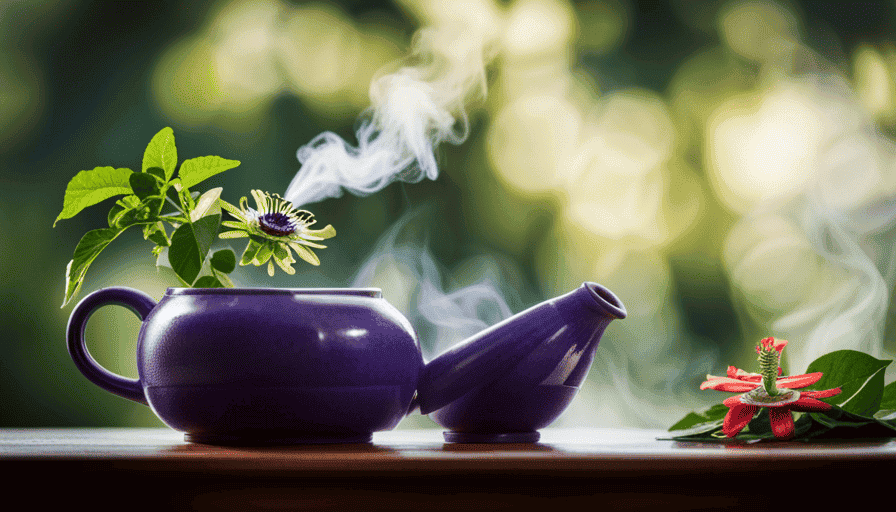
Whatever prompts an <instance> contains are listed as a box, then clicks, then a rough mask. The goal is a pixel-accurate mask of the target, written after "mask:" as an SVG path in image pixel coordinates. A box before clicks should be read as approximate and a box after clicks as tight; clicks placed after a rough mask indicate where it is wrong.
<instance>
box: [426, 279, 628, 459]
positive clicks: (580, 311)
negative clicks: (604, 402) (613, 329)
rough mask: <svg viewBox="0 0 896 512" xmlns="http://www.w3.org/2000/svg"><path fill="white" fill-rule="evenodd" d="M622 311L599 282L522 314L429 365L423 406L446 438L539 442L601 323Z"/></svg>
mask: <svg viewBox="0 0 896 512" xmlns="http://www.w3.org/2000/svg"><path fill="white" fill-rule="evenodd" d="M625 316H626V312H625V307H624V306H623V305H622V302H621V301H620V300H619V299H618V298H617V297H616V296H615V295H614V294H613V293H612V292H611V291H610V290H608V289H606V288H605V287H603V286H601V285H599V284H596V283H584V284H582V286H581V287H579V288H578V289H576V290H573V291H571V292H569V293H567V294H565V295H561V296H560V297H556V298H554V299H551V300H548V301H545V302H543V303H541V304H538V305H536V306H533V307H531V308H529V309H528V310H526V311H523V312H522V313H518V314H516V315H514V316H512V317H510V318H508V319H507V320H505V321H503V322H501V323H499V324H496V325H494V326H492V327H490V328H488V329H486V330H484V331H482V332H481V333H479V334H477V335H475V336H473V337H471V338H469V339H468V340H466V341H464V342H463V343H461V344H460V345H458V346H456V347H453V348H452V349H450V350H449V351H448V352H446V353H443V354H441V355H440V356H439V357H437V358H436V359H435V360H433V361H432V362H430V363H429V364H427V365H426V367H425V368H424V370H423V375H422V376H421V379H420V383H419V384H418V390H417V393H418V399H417V402H418V404H419V406H420V409H421V412H422V413H424V414H429V415H430V417H431V418H432V419H433V420H435V421H436V422H437V423H439V424H440V425H442V426H444V427H446V428H448V429H449V431H448V432H446V433H445V439H446V441H449V442H534V441H537V440H538V439H539V435H538V432H537V431H538V429H540V428H543V427H545V426H547V425H548V424H550V423H551V422H552V421H554V420H555V419H556V418H557V417H558V416H559V415H560V413H562V412H563V410H564V409H566V406H567V405H569V403H570V402H571V401H572V399H573V398H574V397H575V395H576V393H577V392H578V390H579V386H580V385H581V384H582V381H584V380H585V377H586V376H587V375H588V370H589V369H590V368H591V362H592V360H593V359H594V352H595V350H596V349H597V345H598V343H599V342H600V339H601V336H602V335H603V332H604V329H606V328H607V325H608V324H609V323H610V322H611V321H613V320H614V319H621V318H625Z"/></svg>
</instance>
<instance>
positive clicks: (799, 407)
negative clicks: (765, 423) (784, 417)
mask: <svg viewBox="0 0 896 512" xmlns="http://www.w3.org/2000/svg"><path fill="white" fill-rule="evenodd" d="M831 407H832V406H831V404H826V403H824V402H822V401H821V400H816V399H814V398H811V397H807V396H803V395H802V394H800V398H799V400H797V401H796V402H793V403H792V404H790V409H792V410H794V411H800V412H817V411H829V410H830V409H831ZM769 412H771V409H769Z"/></svg>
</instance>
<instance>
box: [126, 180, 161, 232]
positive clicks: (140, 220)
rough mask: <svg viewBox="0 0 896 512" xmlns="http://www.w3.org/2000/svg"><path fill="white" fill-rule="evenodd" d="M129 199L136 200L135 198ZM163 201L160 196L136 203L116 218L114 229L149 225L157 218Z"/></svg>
mask: <svg viewBox="0 0 896 512" xmlns="http://www.w3.org/2000/svg"><path fill="white" fill-rule="evenodd" d="M135 174H136V173H135ZM129 197H134V198H136V197H137V196H129ZM163 201H164V199H163V198H162V196H150V197H147V198H145V199H144V200H143V201H137V204H136V205H135V206H132V207H128V208H127V209H125V210H124V211H123V212H121V214H120V215H119V216H117V217H116V219H115V227H119V228H124V227H127V226H132V225H134V224H151V223H153V222H156V221H157V220H158V218H159V211H160V210H161V209H162V203H163ZM130 203H132V202H130Z"/></svg>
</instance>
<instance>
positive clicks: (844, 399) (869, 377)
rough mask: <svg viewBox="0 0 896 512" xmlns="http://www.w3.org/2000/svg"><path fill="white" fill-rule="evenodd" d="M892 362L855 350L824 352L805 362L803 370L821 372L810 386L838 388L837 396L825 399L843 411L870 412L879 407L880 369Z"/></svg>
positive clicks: (882, 380)
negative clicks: (806, 363)
mask: <svg viewBox="0 0 896 512" xmlns="http://www.w3.org/2000/svg"><path fill="white" fill-rule="evenodd" d="M890 363H892V361H889V360H887V361H883V360H880V359H876V358H874V357H871V356H869V355H868V354H864V353H862V352H856V351H855V350H838V351H836V352H831V353H830V354H825V355H823V356H821V357H819V358H818V359H816V360H815V361H813V362H812V364H810V365H809V368H807V369H806V373H815V372H822V373H823V374H824V375H822V377H821V379H820V380H819V381H818V382H816V383H815V384H814V385H813V386H812V387H811V389H830V388H835V387H839V388H840V389H841V390H842V391H841V393H840V394H839V395H836V396H833V397H831V398H828V399H826V400H825V401H826V402H828V403H832V404H836V405H838V406H840V408H841V409H843V410H844V411H848V412H851V413H855V414H860V415H869V416H870V415H872V414H874V413H875V412H877V410H878V409H880V401H881V398H882V397H883V390H884V369H885V368H886V367H887V366H889V364H890Z"/></svg>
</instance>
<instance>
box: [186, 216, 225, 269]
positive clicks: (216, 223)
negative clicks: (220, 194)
mask: <svg viewBox="0 0 896 512" xmlns="http://www.w3.org/2000/svg"><path fill="white" fill-rule="evenodd" d="M192 224H193V233H195V236H196V241H197V242H198V243H199V252H200V254H201V256H202V260H203V261H205V256H206V255H207V254H208V250H209V249H211V247H212V244H213V243H215V239H216V238H217V237H218V230H219V229H220V228H221V214H220V213H218V214H216V215H206V216H205V217H202V218H201V219H199V220H197V221H196V222H193V223H192Z"/></svg>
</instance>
